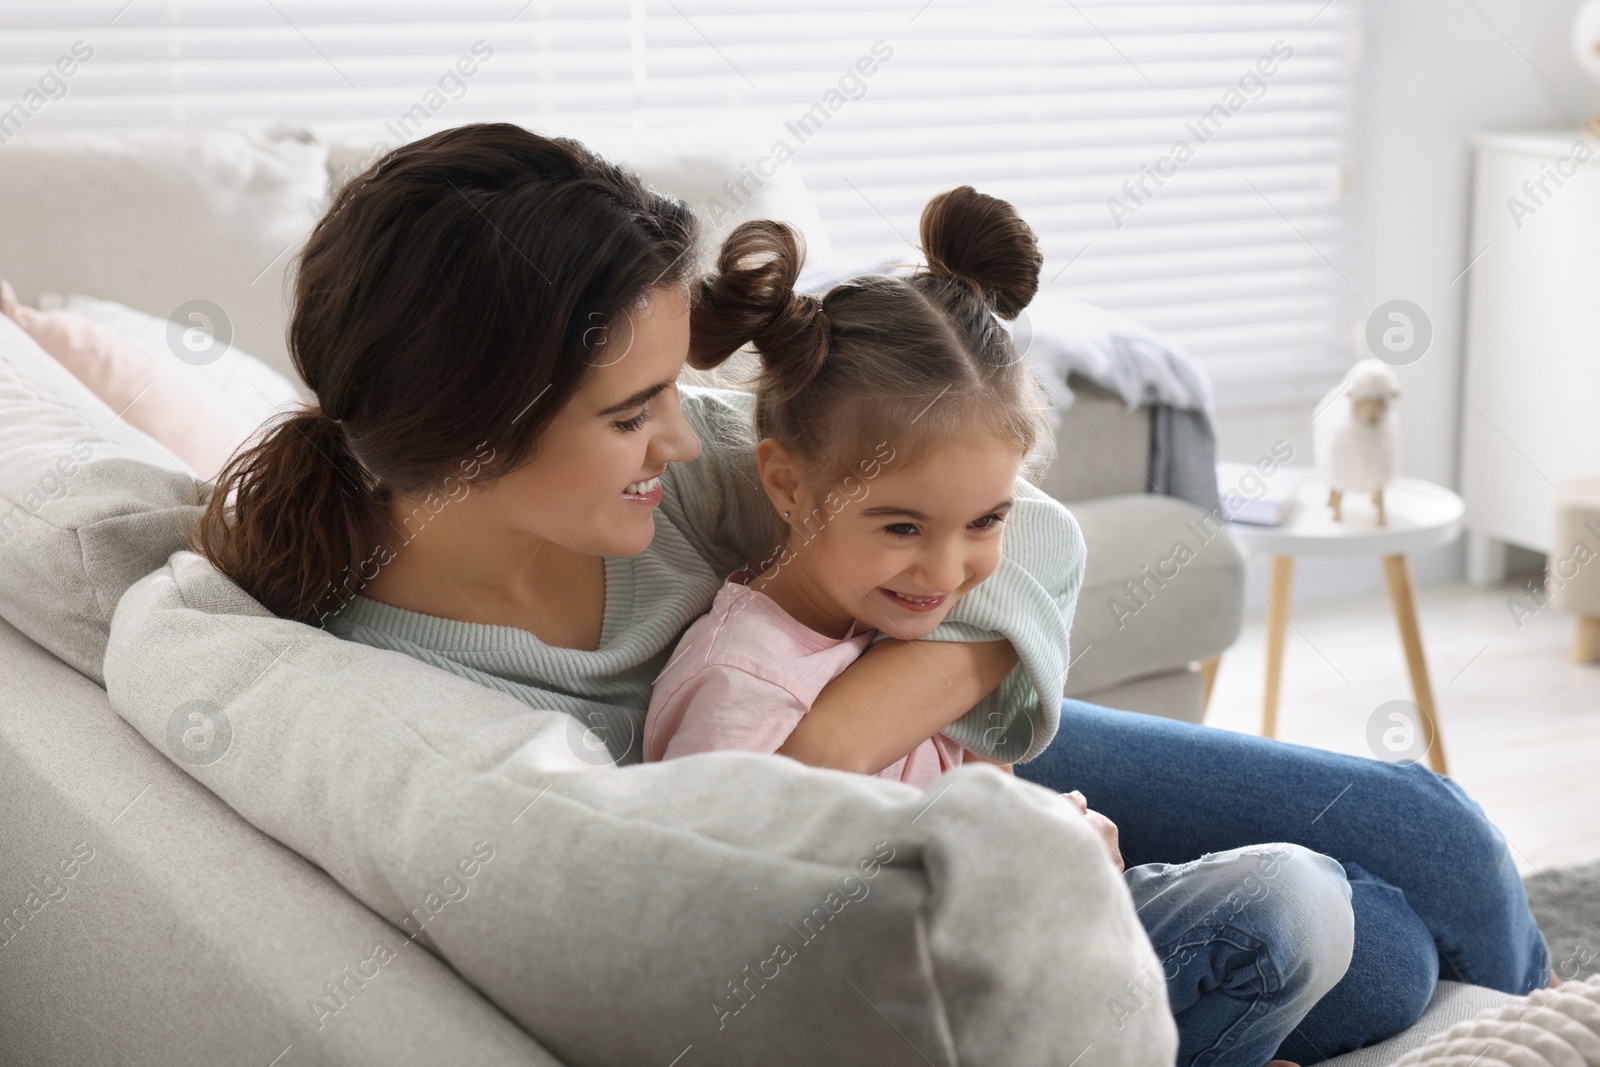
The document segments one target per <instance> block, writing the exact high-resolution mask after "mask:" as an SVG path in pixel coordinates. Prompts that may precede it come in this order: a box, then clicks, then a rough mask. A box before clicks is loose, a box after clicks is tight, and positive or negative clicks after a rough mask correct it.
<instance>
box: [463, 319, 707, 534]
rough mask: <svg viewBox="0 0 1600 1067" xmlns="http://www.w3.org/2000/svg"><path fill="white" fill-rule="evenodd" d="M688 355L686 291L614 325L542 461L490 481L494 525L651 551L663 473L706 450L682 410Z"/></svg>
mask: <svg viewBox="0 0 1600 1067" xmlns="http://www.w3.org/2000/svg"><path fill="white" fill-rule="evenodd" d="M688 353H689V302H688V297H687V294H686V293H684V292H683V290H681V289H676V288H664V289H655V290H652V291H651V293H650V295H649V299H648V300H647V301H646V302H645V303H644V305H643V306H642V307H639V308H635V309H632V310H630V311H629V312H628V313H627V314H625V315H624V316H623V317H622V322H621V323H620V324H618V325H617V326H615V327H612V328H610V329H608V330H607V334H606V336H605V338H604V343H603V344H601V345H600V347H599V348H598V349H597V350H596V352H595V355H594V356H593V362H594V368H593V369H592V370H590V372H589V374H588V376H587V377H586V378H585V379H584V382H583V384H582V385H581V386H580V387H579V388H578V391H577V392H576V393H574V394H573V396H572V399H571V400H569V401H568V402H567V405H566V406H565V407H564V408H562V409H561V411H560V412H559V413H558V414H557V415H556V417H555V419H554V421H552V422H551V423H550V425H549V426H548V427H547V428H546V430H545V432H544V434H543V435H542V436H541V438H540V441H539V452H538V458H537V459H535V460H534V461H533V462H532V463H529V464H527V465H526V466H524V467H522V468H521V469H519V470H516V471H513V472H512V473H510V474H508V475H506V476H505V477H503V478H501V479H500V480H499V481H497V482H495V483H494V484H493V485H486V486H485V489H486V490H487V492H488V494H489V495H488V497H487V498H486V500H485V503H488V504H489V505H490V506H491V507H492V508H493V509H494V510H495V511H497V512H498V513H499V514H498V515H497V516H495V519H494V521H495V522H496V523H498V524H503V525H506V526H510V527H512V528H516V529H521V530H523V531H525V532H527V533H530V534H533V535H536V536H538V537H540V538H542V539H544V540H548V541H552V542H554V543H556V544H558V545H560V546H562V547H564V548H567V549H570V550H572V551H574V552H577V553H580V554H583V555H589V556H635V555H638V554H639V553H640V552H643V551H644V550H645V548H646V547H648V546H649V544H650V539H651V538H652V537H654V536H655V518H654V512H655V509H656V506H657V505H658V504H659V503H660V502H661V483H660V481H659V480H658V479H659V476H660V474H661V472H662V471H663V470H665V469H666V466H667V464H668V463H686V462H688V461H689V460H692V459H694V458H695V457H696V456H698V455H699V454H700V439H699V438H697V437H696V436H695V435H694V433H693V431H691V430H690V429H689V424H688V423H687V422H685V421H684V418H683V414H682V412H681V411H679V409H678V387H677V385H676V382H677V378H678V372H679V371H680V370H682V369H683V363H684V360H685V358H686V357H687V356H688ZM535 403H537V401H535Z"/></svg>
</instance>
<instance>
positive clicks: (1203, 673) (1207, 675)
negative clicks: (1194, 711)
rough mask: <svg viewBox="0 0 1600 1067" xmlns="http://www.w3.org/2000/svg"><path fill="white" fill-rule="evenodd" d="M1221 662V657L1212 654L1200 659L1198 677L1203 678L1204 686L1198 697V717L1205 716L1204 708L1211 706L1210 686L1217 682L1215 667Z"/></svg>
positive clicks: (1202, 717)
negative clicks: (1202, 692) (1208, 657)
mask: <svg viewBox="0 0 1600 1067" xmlns="http://www.w3.org/2000/svg"><path fill="white" fill-rule="evenodd" d="M1221 663H1222V657H1221V656H1220V655H1219V656H1212V657H1211V658H1210V659H1207V660H1201V661H1200V677H1201V678H1203V679H1205V683H1206V688H1205V692H1204V694H1203V695H1202V696H1201V697H1200V718H1201V719H1202V720H1203V719H1204V718H1205V717H1206V710H1207V709H1208V708H1210V707H1211V687H1212V686H1214V685H1216V684H1217V667H1218V666H1220V665H1221Z"/></svg>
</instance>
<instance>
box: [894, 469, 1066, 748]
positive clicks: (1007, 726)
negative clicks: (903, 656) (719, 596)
mask: <svg viewBox="0 0 1600 1067" xmlns="http://www.w3.org/2000/svg"><path fill="white" fill-rule="evenodd" d="M1015 501H1016V502H1015V503H1014V504H1013V505H1012V508H1011V514H1010V516H1009V517H1008V518H1007V520H1006V531H1005V541H1004V546H1005V547H1004V554H1003V558H1002V559H1001V561H1000V566H999V567H998V568H996V570H995V572H994V574H992V575H990V576H989V579H988V580H987V581H985V582H984V583H983V584H981V585H979V586H978V587H977V588H976V589H974V590H972V591H971V592H970V593H968V594H967V595H966V596H964V597H962V598H961V599H960V600H959V601H957V602H956V606H955V607H954V608H952V609H951V610H950V614H949V616H947V617H946V619H945V621H944V622H942V623H940V624H939V625H938V626H937V627H935V628H934V630H933V631H932V632H931V633H930V634H928V636H927V637H926V638H924V640H927V641H992V640H995V639H996V638H1001V637H1003V638H1006V639H1007V640H1009V641H1010V642H1011V645H1012V647H1013V648H1015V649H1016V650H1017V655H1018V657H1019V658H1020V662H1019V663H1018V664H1017V666H1016V667H1015V668H1014V669H1013V670H1012V671H1011V673H1010V674H1008V675H1007V676H1006V678H1005V680H1004V681H1003V682H1001V683H1000V685H999V686H998V687H997V688H996V689H995V690H994V692H992V693H990V694H989V695H988V696H987V697H985V698H984V699H983V700H982V701H981V702H979V704H978V705H977V707H975V708H973V709H972V710H971V711H969V712H967V713H966V714H965V715H963V716H962V717H961V718H959V719H957V720H956V721H955V722H953V723H951V724H950V725H949V726H947V727H945V728H944V730H943V731H942V733H943V734H944V735H945V736H946V737H948V738H950V739H951V740H954V741H957V742H960V743H961V744H962V745H963V746H965V747H967V748H969V749H971V750H972V751H973V752H976V753H977V754H978V755H980V756H985V757H987V758H989V759H995V760H999V761H1001V762H1003V763H1022V762H1026V761H1027V760H1031V759H1033V758H1034V757H1035V756H1037V755H1039V753H1041V752H1043V751H1044V750H1045V748H1046V747H1047V746H1048V745H1049V744H1050V741H1051V739H1052V738H1053V737H1055V733H1056V728H1057V726H1058V725H1059V724H1060V721H1061V693H1062V689H1063V688H1064V687H1065V686H1066V682H1067V664H1068V663H1069V662H1070V655H1069V646H1068V635H1069V632H1070V631H1071V628H1072V616H1073V612H1074V610H1075V609H1076V607H1077V602H1078V589H1079V587H1080V586H1081V585H1082V584H1083V567H1084V558H1085V553H1084V545H1083V533H1082V531H1081V530H1079V528H1078V521H1077V520H1076V519H1074V518H1073V517H1072V513H1071V512H1070V511H1068V510H1067V509H1066V508H1065V507H1063V506H1062V505H1061V503H1060V502H1059V501H1057V500H1055V499H1054V498H1053V497H1051V496H1049V495H1048V494H1047V493H1045V492H1044V491H1043V490H1042V489H1039V488H1038V487H1037V486H1035V485H1033V484H1032V483H1031V482H1028V481H1026V480H1025V479H1022V478H1018V479H1017V484H1016V496H1015Z"/></svg>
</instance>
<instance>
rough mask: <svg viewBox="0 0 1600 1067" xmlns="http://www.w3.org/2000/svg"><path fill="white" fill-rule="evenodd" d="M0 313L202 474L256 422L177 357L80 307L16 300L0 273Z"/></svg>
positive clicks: (210, 474)
mask: <svg viewBox="0 0 1600 1067" xmlns="http://www.w3.org/2000/svg"><path fill="white" fill-rule="evenodd" d="M0 313H3V314H5V315H6V317H8V318H10V319H12V320H13V321H15V322H16V324H17V325H18V326H21V327H22V329H23V330H24V331H26V332H27V334H28V336H30V337H32V338H33V340H34V342H35V343H36V344H37V345H38V346H39V347H40V348H42V349H44V350H45V351H46V352H48V353H50V355H51V356H53V357H55V360H56V362H58V363H60V364H61V365H62V366H63V367H65V368H66V369H67V370H68V371H70V372H71V373H72V376H73V377H75V378H77V379H78V380H79V381H80V382H82V383H83V384H84V385H85V386H87V387H88V389H89V391H90V392H92V393H93V394H94V395H95V396H97V397H99V398H100V399H101V400H102V401H104V402H105V404H106V406H107V407H109V408H110V409H111V410H112V411H114V412H117V413H118V414H119V417H121V418H123V419H125V420H127V422H128V424H129V425H130V426H133V427H135V428H136V429H138V430H141V431H143V432H144V433H146V434H149V435H150V436H151V437H153V438H155V439H156V440H157V441H159V442H161V443H162V444H163V445H165V446H166V447H167V448H168V449H169V450H171V451H172V453H173V454H174V455H176V456H177V457H178V458H179V459H181V460H183V461H184V462H185V463H187V464H188V465H189V466H190V467H191V468H193V470H194V472H195V473H196V474H198V475H199V476H200V477H201V478H202V479H206V480H209V479H211V478H214V477H215V476H216V474H217V472H218V471H220V470H221V469H222V466H223V464H225V463H226V462H227V461H228V458H229V457H230V456H232V455H233V453H234V451H235V450H236V449H238V447H239V446H240V445H242V444H244V443H245V441H247V440H248V439H249V438H250V436H251V434H253V433H254V432H255V430H256V427H255V426H253V425H250V424H249V423H246V422H241V421H240V420H238V419H237V418H235V417H234V416H233V415H231V414H230V413H229V412H228V410H227V405H226V404H225V403H223V402H222V398H220V397H218V396H217V395H216V391H215V390H214V389H213V388H211V387H210V385H209V383H207V382H204V381H198V380H196V379H194V378H192V377H190V376H188V375H187V374H186V373H185V368H184V367H183V366H181V365H179V362H178V360H177V358H176V357H172V356H166V355H163V354H162V353H159V352H154V351H152V350H151V349H149V348H147V347H145V346H144V345H142V344H140V343H139V342H137V341H134V340H131V339H129V338H126V337H123V336H122V335H121V334H118V333H115V332H113V331H111V330H108V329H106V328H105V327H104V326H101V325H100V324H99V323H97V322H91V321H90V320H89V319H86V318H83V317H82V316H80V315H74V314H72V313H71V312H67V311H39V310H37V309H35V308H31V307H27V306H26V305H23V304H19V303H17V295H16V293H15V291H13V290H12V288H11V284H10V283H9V282H6V281H0Z"/></svg>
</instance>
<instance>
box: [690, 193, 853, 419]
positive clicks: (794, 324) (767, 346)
mask: <svg viewBox="0 0 1600 1067" xmlns="http://www.w3.org/2000/svg"><path fill="white" fill-rule="evenodd" d="M804 263H805V241H804V239H803V238H802V237H801V236H800V233H799V231H797V230H795V228H794V227H792V226H790V225H788V224H787V223H782V222H775V221H773V220H771V219H752V220H750V221H749V222H742V223H740V224H739V225H738V226H736V227H734V229H733V231H732V232H731V233H729V234H728V236H727V238H726V239H725V240H724V241H723V242H722V248H721V250H720V251H719V252H718V253H717V265H716V270H715V271H714V272H713V273H711V274H710V275H708V276H707V277H706V278H705V279H704V280H703V281H701V283H700V287H699V291H698V292H697V293H696V299H695V303H694V309H693V312H692V317H691V319H690V334H691V340H690V344H689V365H690V366H692V367H695V368H697V369H700V370H709V369H711V368H712V367H716V366H718V365H720V364H721V363H722V362H723V360H725V359H727V358H728V357H729V356H730V355H732V354H733V353H734V352H736V351H738V350H739V349H740V348H743V347H744V346H745V345H746V344H754V346H755V348H756V350H757V351H758V352H760V353H761V362H762V380H763V388H764V389H770V390H771V391H772V395H774V396H775V397H780V398H787V397H790V396H794V395H796V394H798V393H799V392H800V391H801V390H803V389H804V388H805V387H806V386H807V385H809V384H810V383H811V381H812V379H813V378H815V377H816V375H817V373H818V372H819V371H820V370H821V369H822V363H823V361H824V360H825V359H826V358H827V355H828V318H827V316H826V315H825V314H824V313H823V309H822V301H821V300H819V299H817V298H816V297H814V296H808V295H806V294H804V293H797V292H795V291H794V283H795V280H796V279H797V278H799V277H800V268H801V266H802V265H804Z"/></svg>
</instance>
